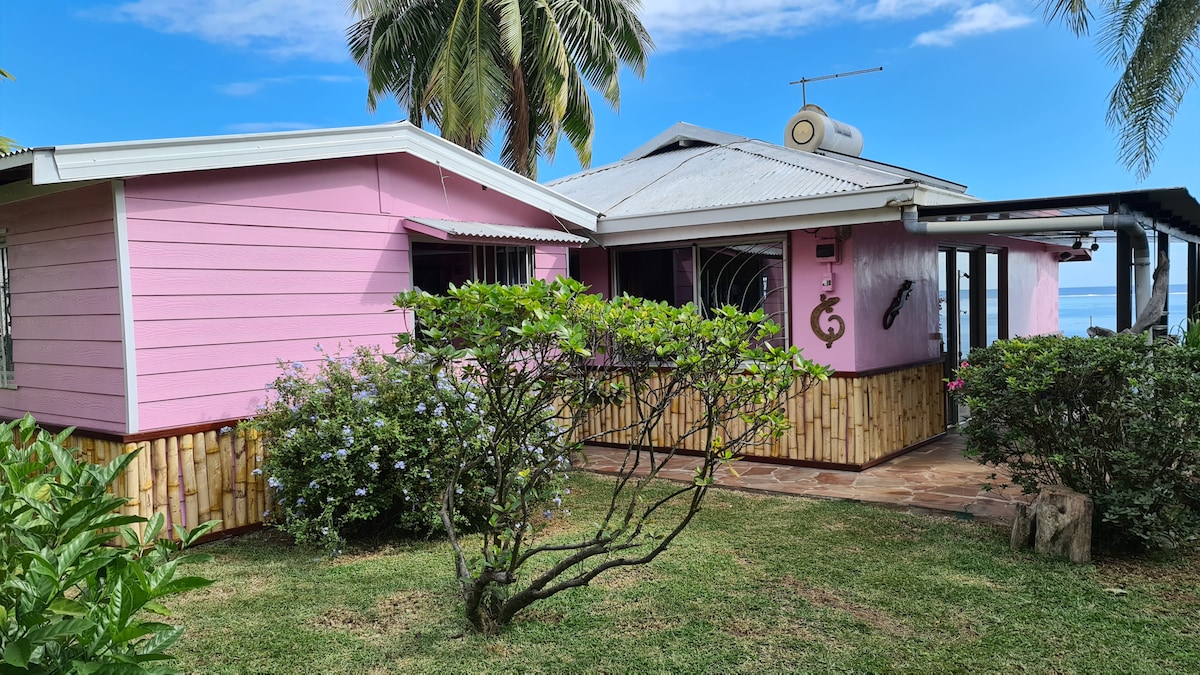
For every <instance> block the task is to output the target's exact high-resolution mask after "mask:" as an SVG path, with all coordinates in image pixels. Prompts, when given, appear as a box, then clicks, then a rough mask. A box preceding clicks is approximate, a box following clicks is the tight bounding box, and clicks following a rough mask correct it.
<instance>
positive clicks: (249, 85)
mask: <svg viewBox="0 0 1200 675" xmlns="http://www.w3.org/2000/svg"><path fill="white" fill-rule="evenodd" d="M359 79H361V78H357V77H350V76H348V75H287V76H285V77H264V78H262V79H259V80H250V81H249V82H230V83H229V84H222V85H220V86H219V87H217V91H219V92H221V93H222V94H225V95H227V96H250V95H251V94H257V93H258V92H259V91H261V90H262V89H263V88H264V87H269V86H272V85H277V84H292V83H294V82H323V83H327V84H338V83H342V82H357V81H358V80H359Z"/></svg>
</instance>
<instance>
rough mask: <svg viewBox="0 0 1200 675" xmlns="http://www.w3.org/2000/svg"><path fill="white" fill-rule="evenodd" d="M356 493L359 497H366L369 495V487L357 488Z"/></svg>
mask: <svg viewBox="0 0 1200 675" xmlns="http://www.w3.org/2000/svg"><path fill="white" fill-rule="evenodd" d="M354 494H356V495H358V496H359V497H366V496H367V488H358V489H357V490H355V491H354Z"/></svg>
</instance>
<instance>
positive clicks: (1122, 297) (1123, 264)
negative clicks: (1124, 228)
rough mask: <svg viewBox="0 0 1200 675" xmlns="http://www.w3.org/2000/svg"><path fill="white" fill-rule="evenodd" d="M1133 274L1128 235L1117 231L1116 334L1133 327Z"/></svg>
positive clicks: (1131, 247) (1131, 249)
mask: <svg viewBox="0 0 1200 675" xmlns="http://www.w3.org/2000/svg"><path fill="white" fill-rule="evenodd" d="M1132 273H1133V244H1132V243H1131V242H1130V241H1129V235H1128V234H1125V233H1124V232H1121V231H1119V230H1118V231H1117V332H1118V333H1120V332H1121V331H1123V330H1125V329H1127V328H1129V327H1131V326H1132V325H1133V302H1132V297H1131V296H1132V294H1133V288H1132V284H1131V283H1130V275H1131V274H1132Z"/></svg>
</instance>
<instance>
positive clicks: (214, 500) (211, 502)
mask: <svg viewBox="0 0 1200 675" xmlns="http://www.w3.org/2000/svg"><path fill="white" fill-rule="evenodd" d="M204 453H205V455H206V460H207V461H206V462H205V463H206V464H208V483H207V485H208V513H207V514H206V515H205V516H204V517H205V519H206V520H220V521H221V524H220V525H218V526H217V527H216V529H217V530H223V529H225V520H224V518H223V516H222V513H221V505H222V504H223V503H224V500H225V484H226V480H225V477H224V476H225V475H224V474H223V473H222V472H221V445H220V443H218V441H217V432H215V431H206V432H204Z"/></svg>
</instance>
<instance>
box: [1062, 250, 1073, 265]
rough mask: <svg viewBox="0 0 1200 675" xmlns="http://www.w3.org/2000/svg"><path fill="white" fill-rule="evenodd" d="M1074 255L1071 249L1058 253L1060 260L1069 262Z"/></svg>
mask: <svg viewBox="0 0 1200 675" xmlns="http://www.w3.org/2000/svg"><path fill="white" fill-rule="evenodd" d="M1074 257H1075V256H1074V255H1073V254H1072V253H1071V252H1070V251H1063V252H1062V253H1059V254H1058V261H1059V262H1067V261H1068V260H1070V259H1071V258H1074Z"/></svg>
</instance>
